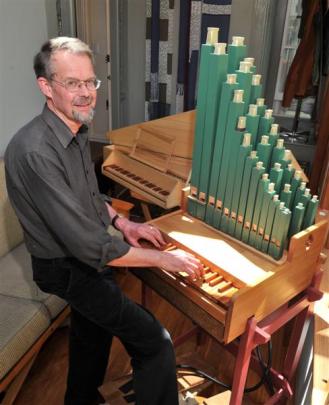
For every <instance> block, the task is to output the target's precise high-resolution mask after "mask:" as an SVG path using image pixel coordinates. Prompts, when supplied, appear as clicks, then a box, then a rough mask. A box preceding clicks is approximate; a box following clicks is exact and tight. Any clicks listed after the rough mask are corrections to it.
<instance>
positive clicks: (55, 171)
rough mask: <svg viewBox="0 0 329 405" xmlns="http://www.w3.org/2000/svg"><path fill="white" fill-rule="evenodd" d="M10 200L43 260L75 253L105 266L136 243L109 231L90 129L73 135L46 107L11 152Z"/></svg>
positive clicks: (7, 163) (31, 247)
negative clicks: (96, 171) (95, 166)
mask: <svg viewBox="0 0 329 405" xmlns="http://www.w3.org/2000/svg"><path fill="white" fill-rule="evenodd" d="M5 167H6V183H7V189H8V195H9V198H10V201H11V203H12V205H13V207H14V209H15V211H16V214H17V216H18V218H19V221H20V223H21V225H22V227H23V230H24V236H25V242H26V245H27V249H28V251H29V252H30V253H31V254H32V255H33V256H36V257H39V258H49V259H50V258H57V257H75V258H77V259H78V260H81V261H82V262H84V263H86V264H88V265H90V266H92V267H94V268H95V269H98V270H100V269H101V268H102V267H104V266H105V265H106V264H107V263H108V262H109V261H111V260H113V259H115V258H117V257H121V256H123V255H124V254H126V253H127V252H128V250H129V248H130V246H129V245H128V244H127V243H125V242H124V241H122V240H121V239H120V238H117V237H112V236H110V235H109V234H108V233H107V228H108V226H109V224H110V218H109V215H108V212H107V208H106V206H105V202H104V199H103V198H102V196H101V195H100V193H99V190H98V185H97V180H96V176H95V172H94V167H93V163H92V160H91V156H90V148H89V143H88V135H87V132H86V127H85V126H82V127H81V128H80V131H79V132H78V133H77V134H76V136H74V135H73V133H72V132H71V130H70V129H69V128H68V127H67V126H66V124H65V123H64V122H63V121H62V120H61V119H60V118H59V117H58V116H57V115H56V114H54V113H53V112H52V111H51V110H49V109H48V107H47V106H45V108H44V110H43V112H42V114H41V115H39V116H38V117H36V118H34V119H33V120H32V121H31V122H30V123H28V124H27V125H26V126H24V127H23V128H22V129H20V130H19V131H18V133H17V134H16V135H15V136H14V137H13V139H12V140H11V142H10V143H9V145H8V147H7V150H6V152H5Z"/></svg>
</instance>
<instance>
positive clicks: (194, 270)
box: [159, 249, 204, 280]
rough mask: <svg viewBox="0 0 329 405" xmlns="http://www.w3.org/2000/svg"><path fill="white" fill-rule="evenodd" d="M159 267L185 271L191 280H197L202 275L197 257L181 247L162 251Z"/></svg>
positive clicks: (172, 270) (174, 271)
mask: <svg viewBox="0 0 329 405" xmlns="http://www.w3.org/2000/svg"><path fill="white" fill-rule="evenodd" d="M163 253H164V255H163V256H162V260H161V262H160V264H159V267H161V268H163V269H164V270H167V271H169V272H173V273H178V272H185V273H187V274H188V275H189V277H190V278H191V279H192V280H197V279H199V278H201V277H202V276H203V275H204V269H203V266H202V264H201V262H200V260H199V259H197V258H196V257H195V256H193V255H192V254H191V253H188V252H185V251H184V250H181V249H175V250H172V251H169V252H163Z"/></svg>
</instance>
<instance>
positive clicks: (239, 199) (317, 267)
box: [103, 36, 327, 405]
mask: <svg viewBox="0 0 329 405" xmlns="http://www.w3.org/2000/svg"><path fill="white" fill-rule="evenodd" d="M210 37H211V36H210ZM245 56H246V47H245V45H244V44H243V40H242V38H241V37H235V38H234V40H233V43H232V44H231V45H230V46H229V53H228V54H226V53H225V47H224V46H223V44H221V45H213V44H212V43H207V44H205V45H203V47H202V50H201V63H200V74H199V89H198V101H197V109H196V112H195V113H194V112H189V113H183V114H178V115H177V116H173V117H166V118H163V119H160V120H155V121H153V122H148V123H143V124H140V125H137V126H131V127H128V128H125V129H121V130H117V131H113V133H112V134H111V139H112V141H113V143H114V146H111V147H109V148H108V149H107V152H106V157H105V161H104V164H103V173H104V174H105V175H107V176H109V177H111V178H112V179H114V180H116V181H118V182H119V183H120V184H122V185H124V186H126V187H127V188H129V189H130V190H133V191H137V192H138V193H140V194H141V195H143V196H144V197H146V198H148V199H149V201H151V202H154V203H156V204H158V205H160V206H161V207H163V208H172V207H175V206H180V208H181V209H180V210H177V211H175V212H172V213H169V214H167V215H164V216H162V217H160V218H157V219H154V220H153V221H152V223H153V224H154V225H155V226H157V227H158V228H159V229H160V231H161V232H162V234H163V236H164V238H165V240H166V241H167V245H166V247H165V249H167V250H172V249H176V248H181V249H184V250H186V251H189V252H191V253H193V254H194V255H196V256H197V257H198V258H199V259H200V260H201V262H202V263H203V265H204V269H205V275H204V278H203V279H202V280H197V281H193V280H190V279H189V278H188V277H187V275H186V274H175V273H168V272H166V271H165V270H163V269H158V268H156V269H152V270H151V271H150V269H135V270H132V271H133V273H134V274H135V275H136V277H138V278H139V279H140V280H141V281H142V282H143V284H144V285H145V286H148V287H151V288H152V290H154V291H156V292H157V293H158V294H160V295H161V296H162V297H164V298H165V299H167V300H168V301H169V302H171V303H172V304H173V305H174V306H176V307H177V308H178V309H179V310H180V311H181V312H183V313H184V314H186V315H187V316H188V317H190V318H191V319H192V320H193V321H194V322H195V323H196V324H197V325H199V326H200V327H201V328H202V329H203V330H205V331H206V332H207V333H208V334H209V335H211V336H212V337H213V338H215V339H216V340H217V341H219V342H222V343H224V344H230V343H231V342H232V341H234V340H235V339H236V338H237V337H239V336H246V339H247V340H248V339H249V337H250V336H251V335H252V334H253V332H252V331H250V329H249V326H250V324H251V322H254V323H253V325H257V327H258V328H259V333H260V335H259V336H257V337H255V342H256V341H257V339H259V341H261V340H262V338H261V336H265V335H266V333H272V332H274V331H276V330H277V329H278V328H279V325H281V326H282V325H283V324H284V323H285V322H287V321H288V320H289V319H292V317H293V316H295V315H298V314H299V312H298V311H299V310H300V311H301V310H304V309H305V308H306V309H308V307H309V305H310V303H311V301H314V300H316V299H319V298H320V296H321V294H320V293H319V292H318V290H317V288H318V284H319V277H320V276H319V274H320V273H321V263H322V256H321V249H322V247H323V244H324V240H325V237H326V232H327V218H326V217H325V216H323V215H324V214H323V213H322V212H319V213H318V219H317V221H316V222H315V216H316V211H317V204H318V202H317V198H316V197H313V198H311V196H309V192H306V193H305V190H306V187H305V183H306V182H307V178H306V176H305V175H304V174H303V172H302V171H301V170H300V167H299V165H298V164H297V162H296V161H295V159H294V157H293V156H292V155H291V153H290V152H289V151H287V150H285V149H284V145H283V142H282V140H280V139H278V138H279V131H278V125H277V124H276V123H275V122H274V118H273V116H272V110H270V109H268V108H267V107H266V105H265V103H264V99H263V98H261V97H260V96H261V92H262V89H261V84H260V76H259V75H257V74H254V73H255V69H256V67H255V66H252V70H253V72H252V71H251V69H250V61H248V60H242V61H241V59H242V58H245ZM216 72H217V73H216ZM212 74H213V75H215V79H214V80H212V79H213V76H211V75H212ZM216 86H217V87H216ZM193 138H194V144H193V153H192V149H191V148H189V144H188V143H189V142H191V143H190V145H191V144H192V139H193ZM260 158H261V160H260ZM191 167H192V172H191V176H189V171H190V169H191ZM189 177H191V181H190V187H189V190H188V191H187V192H186V191H185V192H182V188H183V186H184V185H185V183H186V181H187V180H188V179H189ZM283 179H284V182H283V183H282V181H283ZM287 185H288V186H287ZM296 303H297V304H296ZM298 316H299V315H298ZM289 317H290V318H289ZM258 325H259V326H258ZM263 327H264V329H261V328H263ZM255 328H256V326H255ZM296 330H297V332H294V336H295V335H296V336H297V335H298V333H299V332H300V333H301V331H302V327H300V329H296ZM265 332H266V333H265ZM262 333H263V335H262ZM250 334H251V335H250ZM250 339H251V341H252V339H253V335H252V337H250ZM264 339H265V338H264ZM259 341H258V342H259ZM297 343H298V342H297V340H296V344H295V346H296V347H297V346H298V344H297ZM255 346H256V343H255ZM292 346H294V345H293V344H292ZM243 350H246V348H244V349H243ZM293 350H294V349H293V348H292V349H291V351H292V352H293ZM295 354H296V353H294V355H295ZM241 356H242V357H243V356H244V354H241ZM249 356H250V353H249ZM288 357H289V356H288ZM292 357H293V356H292V355H291V356H290V357H289V359H290V358H292ZM293 364H295V363H293ZM240 366H241V364H240ZM287 368H289V366H287ZM292 370H293V368H292ZM293 371H294V370H293ZM288 374H289V373H288ZM284 378H285V377H283V380H284ZM237 379H238V380H239V383H238V384H240V385H239V386H238V387H235V390H236V391H235V394H234V395H233V397H232V399H231V404H234V405H236V404H238V403H240V402H239V401H241V396H242V392H241V389H242V388H243V386H241V384H242V385H243V381H242V383H241V378H240V379H239V378H237ZM242 380H243V377H242ZM288 384H289V382H288ZM278 386H279V383H278ZM241 387H242V388H241ZM280 395H282V396H286V397H288V396H289V393H288V392H287V391H284V390H283V391H282V393H281V394H280ZM237 398H238V400H237Z"/></svg>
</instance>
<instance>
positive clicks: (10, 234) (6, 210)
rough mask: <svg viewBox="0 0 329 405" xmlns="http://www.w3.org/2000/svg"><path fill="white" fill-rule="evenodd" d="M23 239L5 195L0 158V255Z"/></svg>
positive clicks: (4, 182)
mask: <svg viewBox="0 0 329 405" xmlns="http://www.w3.org/2000/svg"><path fill="white" fill-rule="evenodd" d="M22 241H23V231H22V228H21V226H20V224H19V222H18V219H17V217H16V215H15V213H14V210H13V209H12V207H11V205H10V203H9V200H8V195H7V189H6V181H5V167H4V161H3V159H0V257H1V256H3V255H4V254H5V253H7V252H8V251H9V250H10V249H12V248H13V247H15V246H17V245H18V244H19V243H21V242H22Z"/></svg>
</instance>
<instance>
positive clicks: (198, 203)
mask: <svg viewBox="0 0 329 405" xmlns="http://www.w3.org/2000/svg"><path fill="white" fill-rule="evenodd" d="M216 33H217V31H216V30H214V29H213V28H209V29H208V37H207V42H206V44H204V45H202V49H201V61H200V73H199V84H198V93H197V94H198V99H197V109H196V124H195V139H194V150H193V160H192V175H191V192H190V195H189V196H188V204H187V210H188V213H189V214H190V215H192V216H193V217H195V218H198V219H200V220H202V221H204V222H206V223H207V224H208V225H210V226H212V227H214V228H216V229H218V230H220V231H222V232H225V233H227V234H229V235H231V236H234V237H235V238H237V239H239V240H241V241H242V242H244V243H246V244H248V245H250V246H252V247H254V248H256V249H258V250H260V251H261V252H263V253H266V254H268V255H270V256H271V257H272V258H274V259H276V260H279V259H281V258H282V256H283V253H284V249H285V248H286V247H287V244H288V238H289V237H291V236H292V235H294V234H296V233H298V232H299V231H301V230H302V229H305V228H307V227H308V226H310V225H312V224H313V223H314V221H315V215H316V211H317V208H318V204H319V201H318V198H317V196H315V195H314V196H311V195H310V194H309V189H307V188H305V183H304V182H303V181H302V180H303V174H302V173H301V171H300V170H295V168H294V167H293V165H292V164H291V162H292V161H291V154H290V151H289V150H286V149H285V147H284V144H283V140H282V139H280V138H279V130H278V124H276V123H275V122H274V118H273V116H272V110H271V109H268V108H267V107H266V105H265V100H264V99H263V98H262V97H261V96H262V85H261V76H260V75H259V74H257V73H256V66H255V65H254V61H253V58H248V57H246V55H247V51H246V50H247V48H246V46H245V45H244V38H243V37H233V42H232V44H230V45H229V46H228V53H226V44H225V43H217V39H216Z"/></svg>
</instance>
